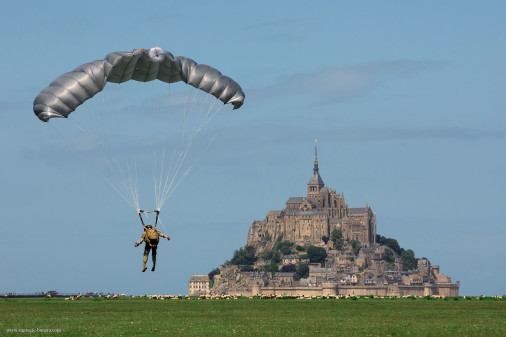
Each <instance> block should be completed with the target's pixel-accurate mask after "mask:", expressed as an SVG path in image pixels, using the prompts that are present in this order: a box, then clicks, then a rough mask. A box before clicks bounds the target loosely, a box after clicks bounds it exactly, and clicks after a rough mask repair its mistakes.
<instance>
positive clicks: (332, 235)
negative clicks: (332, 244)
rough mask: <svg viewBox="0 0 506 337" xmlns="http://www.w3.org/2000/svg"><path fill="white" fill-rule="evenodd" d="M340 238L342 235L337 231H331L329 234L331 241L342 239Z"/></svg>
mask: <svg viewBox="0 0 506 337" xmlns="http://www.w3.org/2000/svg"><path fill="white" fill-rule="evenodd" d="M342 238H343V233H342V232H341V231H340V230H338V229H334V230H333V231H332V233H330V239H331V240H332V241H336V240H338V239H342Z"/></svg>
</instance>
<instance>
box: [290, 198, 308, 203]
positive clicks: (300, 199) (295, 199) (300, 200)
mask: <svg viewBox="0 0 506 337" xmlns="http://www.w3.org/2000/svg"><path fill="white" fill-rule="evenodd" d="M304 200H306V198H305V197H290V198H288V200H287V201H286V203H287V204H295V203H297V204H300V203H302V202H304Z"/></svg>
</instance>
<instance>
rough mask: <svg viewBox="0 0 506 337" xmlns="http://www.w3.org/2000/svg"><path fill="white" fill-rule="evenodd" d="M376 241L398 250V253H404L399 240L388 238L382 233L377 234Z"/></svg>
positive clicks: (395, 250)
mask: <svg viewBox="0 0 506 337" xmlns="http://www.w3.org/2000/svg"><path fill="white" fill-rule="evenodd" d="M376 242H377V243H379V244H380V245H383V246H387V247H388V248H390V249H391V250H393V251H394V252H396V253H397V254H398V255H401V254H402V248H401V246H400V245H399V242H397V240H395V239H392V238H386V237H384V236H382V235H379V234H377V235H376Z"/></svg>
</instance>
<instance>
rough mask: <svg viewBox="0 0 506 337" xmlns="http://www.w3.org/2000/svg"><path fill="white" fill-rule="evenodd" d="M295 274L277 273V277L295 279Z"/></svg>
mask: <svg viewBox="0 0 506 337" xmlns="http://www.w3.org/2000/svg"><path fill="white" fill-rule="evenodd" d="M293 275H295V272H276V274H275V275H274V276H275V277H293Z"/></svg>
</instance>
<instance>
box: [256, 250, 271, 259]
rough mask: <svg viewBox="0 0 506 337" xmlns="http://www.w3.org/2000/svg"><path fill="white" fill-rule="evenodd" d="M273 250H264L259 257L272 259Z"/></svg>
mask: <svg viewBox="0 0 506 337" xmlns="http://www.w3.org/2000/svg"><path fill="white" fill-rule="evenodd" d="M272 255H273V253H272V250H264V251H263V252H261V253H260V255H258V257H259V258H261V259H262V260H266V261H267V260H270V259H272Z"/></svg>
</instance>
